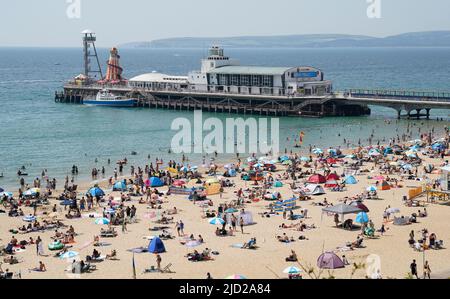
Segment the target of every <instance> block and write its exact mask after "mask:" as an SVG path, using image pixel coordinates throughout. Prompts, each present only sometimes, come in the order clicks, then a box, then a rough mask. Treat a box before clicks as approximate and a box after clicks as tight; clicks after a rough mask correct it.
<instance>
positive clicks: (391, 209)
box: [386, 208, 400, 214]
mask: <svg viewBox="0 0 450 299" xmlns="http://www.w3.org/2000/svg"><path fill="white" fill-rule="evenodd" d="M386 212H388V213H389V214H395V213H400V209H399V208H389V209H387V210H386Z"/></svg>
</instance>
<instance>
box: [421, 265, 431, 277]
mask: <svg viewBox="0 0 450 299" xmlns="http://www.w3.org/2000/svg"><path fill="white" fill-rule="evenodd" d="M427 277H428V279H431V268H430V264H429V263H428V261H425V265H423V279H426V278H427Z"/></svg>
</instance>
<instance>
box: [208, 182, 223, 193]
mask: <svg viewBox="0 0 450 299" xmlns="http://www.w3.org/2000/svg"><path fill="white" fill-rule="evenodd" d="M205 187H206V190H205V191H206V195H215V194H219V193H220V187H221V185H220V184H218V183H214V184H207V185H206V186H205Z"/></svg>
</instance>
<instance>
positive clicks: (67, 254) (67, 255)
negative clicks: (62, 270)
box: [59, 251, 79, 260]
mask: <svg viewBox="0 0 450 299" xmlns="http://www.w3.org/2000/svg"><path fill="white" fill-rule="evenodd" d="M78 255H79V253H78V252H76V251H67V252H65V253H63V254H61V255H60V256H59V258H60V259H62V260H64V259H71V258H74V257H76V256H78Z"/></svg>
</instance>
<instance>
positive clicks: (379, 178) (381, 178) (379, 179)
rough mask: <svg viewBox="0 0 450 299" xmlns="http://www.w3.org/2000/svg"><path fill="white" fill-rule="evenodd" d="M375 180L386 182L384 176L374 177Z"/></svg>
mask: <svg viewBox="0 0 450 299" xmlns="http://www.w3.org/2000/svg"><path fill="white" fill-rule="evenodd" d="M373 179H374V180H377V181H382V180H384V176H382V175H377V176H374V177H373Z"/></svg>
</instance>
